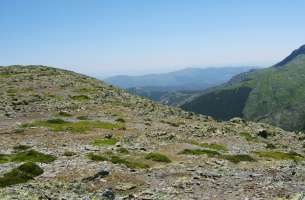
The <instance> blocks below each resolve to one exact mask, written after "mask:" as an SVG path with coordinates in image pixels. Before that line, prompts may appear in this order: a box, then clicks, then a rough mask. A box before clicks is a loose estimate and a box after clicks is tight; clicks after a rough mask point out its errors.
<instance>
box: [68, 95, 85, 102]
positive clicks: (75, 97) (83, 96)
mask: <svg viewBox="0 0 305 200" xmlns="http://www.w3.org/2000/svg"><path fill="white" fill-rule="evenodd" d="M71 99H73V100H76V101H87V100H89V99H90V97H88V96H87V95H76V96H72V97H71Z"/></svg>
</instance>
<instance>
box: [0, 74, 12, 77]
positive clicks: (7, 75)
mask: <svg viewBox="0 0 305 200" xmlns="http://www.w3.org/2000/svg"><path fill="white" fill-rule="evenodd" d="M11 76H13V74H4V73H1V74H0V78H9V77H11Z"/></svg>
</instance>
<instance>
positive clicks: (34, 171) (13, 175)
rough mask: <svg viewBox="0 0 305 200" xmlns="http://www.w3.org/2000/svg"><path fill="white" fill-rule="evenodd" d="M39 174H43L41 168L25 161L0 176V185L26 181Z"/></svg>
mask: <svg viewBox="0 0 305 200" xmlns="http://www.w3.org/2000/svg"><path fill="white" fill-rule="evenodd" d="M41 174H43V169H41V168H40V167H39V166H38V165H36V164H35V163H32V162H27V163H24V164H22V165H20V166H19V167H18V168H15V169H13V170H11V171H10V172H7V173H5V174H4V175H3V177H0V187H1V188H3V187H7V186H10V185H15V184H20V183H26V182H27V181H29V180H31V179H33V178H34V177H36V176H39V175H41Z"/></svg>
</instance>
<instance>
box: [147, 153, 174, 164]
mask: <svg viewBox="0 0 305 200" xmlns="http://www.w3.org/2000/svg"><path fill="white" fill-rule="evenodd" d="M145 159H147V160H153V161H156V162H165V163H170V162H171V160H170V159H169V158H168V157H167V156H166V155H163V154H161V153H149V154H147V155H146V156H145Z"/></svg>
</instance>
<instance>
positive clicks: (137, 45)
mask: <svg viewBox="0 0 305 200" xmlns="http://www.w3.org/2000/svg"><path fill="white" fill-rule="evenodd" d="M304 10H305V1H304V0H0V65H12V64H43V65H51V66H56V67H61V68H66V69H71V70H75V71H77V72H82V73H86V74H91V75H95V76H101V77H105V76H110V75H114V74H141V73H145V72H164V71H170V70H173V69H180V68H184V67H190V66H202V67H204V66H230V65H260V66H268V65H271V64H274V63H275V62H277V61H279V60H280V59H282V58H283V57H285V56H286V55H287V54H288V53H290V52H291V51H292V50H293V49H295V48H297V47H299V46H300V45H302V44H304V43H305V12H304Z"/></svg>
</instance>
